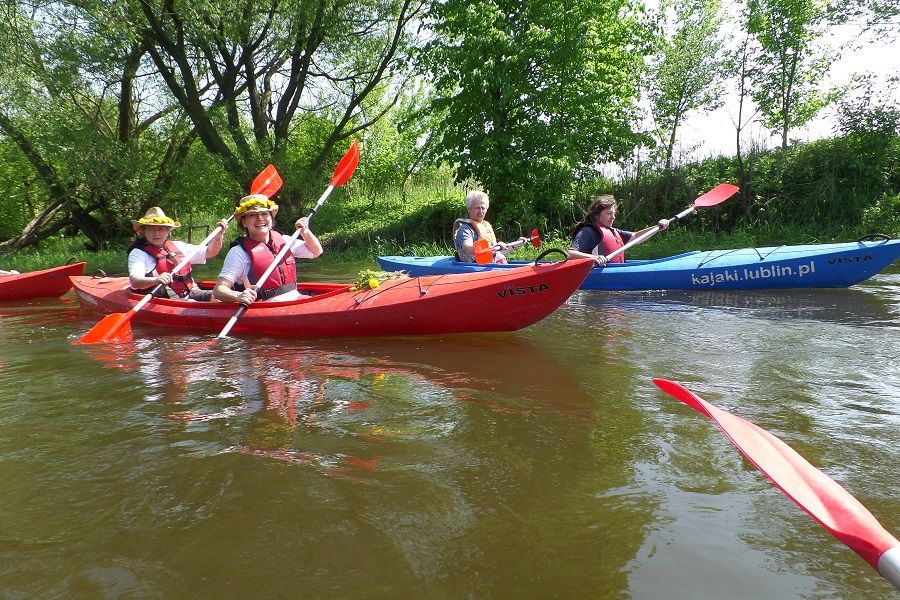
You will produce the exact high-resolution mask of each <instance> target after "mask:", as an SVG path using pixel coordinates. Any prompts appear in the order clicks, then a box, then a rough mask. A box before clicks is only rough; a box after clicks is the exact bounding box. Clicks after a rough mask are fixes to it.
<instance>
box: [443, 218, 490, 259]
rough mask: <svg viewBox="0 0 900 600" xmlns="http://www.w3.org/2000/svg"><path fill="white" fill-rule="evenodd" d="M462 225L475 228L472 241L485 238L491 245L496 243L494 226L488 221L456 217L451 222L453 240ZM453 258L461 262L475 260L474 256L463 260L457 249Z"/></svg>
mask: <svg viewBox="0 0 900 600" xmlns="http://www.w3.org/2000/svg"><path fill="white" fill-rule="evenodd" d="M463 225H468V226H469V227H471V228H472V229H474V230H475V240H473V241H478V240H481V239H485V240H487V241H488V244H490V245H491V246H493V245H495V244H496V243H497V236H496V235H494V228H493V227H491V224H490V223H488V222H487V221H478V222H476V221H473V220H471V219H457V220H455V221H454V222H453V239H454V240H455V239H456V232H457V231H459V228H460V227H462V226H463ZM454 258H456V260H458V261H461V262H473V261H474V260H475V257H474V256H473V257H471V258H470V259H468V260H463V258H462V257H460V255H459V251H458V250H457V251H456V254H455V255H454Z"/></svg>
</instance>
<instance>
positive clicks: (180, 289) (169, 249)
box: [128, 238, 194, 298]
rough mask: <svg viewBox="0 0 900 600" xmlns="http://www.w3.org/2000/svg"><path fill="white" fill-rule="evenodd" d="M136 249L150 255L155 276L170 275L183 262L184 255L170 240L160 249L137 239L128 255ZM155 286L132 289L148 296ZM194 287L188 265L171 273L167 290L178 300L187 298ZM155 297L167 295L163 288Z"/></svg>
mask: <svg viewBox="0 0 900 600" xmlns="http://www.w3.org/2000/svg"><path fill="white" fill-rule="evenodd" d="M134 249H138V250H141V251H143V252H146V253H147V254H149V255H150V257H151V258H153V260H155V261H156V268H155V269H154V270H153V271H156V273H157V274H161V273H172V269H174V268H175V267H176V266H178V263H180V262H181V261H182V260H184V254H182V253H181V251H180V250H179V249H178V246H176V245H175V242H173V241H172V240H166V243H165V244H163V247H162V248H159V247H158V246H154V245H153V244H151V243H150V242H148V241H147V240H146V238H138V239H136V240H135V241H133V242H132V243H131V245H130V246H128V252H129V253H130V252H131V251H132V250H134ZM153 271H150V272H149V273H146V274H145V276H146V277H150V276H151V275H153ZM155 287H156V286H155V285H154V286H150V287H148V288H143V289H139V290H138V289H134V288H132V290H134V291H135V292H137V293H138V294H148V293H150V291H152V290H153V289H154V288H155ZM193 287H194V280H193V279H192V278H191V265H190V263H188V264H186V265H185V266H183V267H182V268H181V270H179V271H178V272H177V273H172V283H170V284H169V288H170V289H171V290H172V291H173V292H175V294H177V295H178V297H179V298H187V297H188V295H189V294H190V293H191V290H192V289H193ZM154 295H156V296H159V297H162V298H167V297H168V293H166V290H165V287H162V288H160V290H159V292H157V293H156V294H154Z"/></svg>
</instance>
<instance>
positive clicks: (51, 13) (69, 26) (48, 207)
mask: <svg viewBox="0 0 900 600" xmlns="http://www.w3.org/2000/svg"><path fill="white" fill-rule="evenodd" d="M5 8H6V11H5V13H4V20H5V23H4V24H5V26H6V27H5V28H4V33H3V35H2V37H0V45H2V48H0V73H2V77H0V105H2V108H0V134H2V135H3V136H4V138H5V139H6V140H7V141H8V142H9V143H12V144H14V145H15V147H16V148H17V150H18V151H19V153H20V154H21V156H22V157H23V158H24V159H25V160H26V161H27V163H28V164H29V165H30V167H31V170H30V172H29V173H28V174H27V180H28V181H29V185H27V186H26V185H21V186H20V185H17V182H15V181H13V182H11V183H12V186H11V187H12V189H10V190H8V191H9V192H10V193H11V194H12V196H13V198H15V200H17V201H18V202H19V205H20V206H22V205H24V206H28V207H30V210H29V215H28V219H27V221H26V222H24V223H23V224H22V230H21V232H20V233H19V234H18V235H15V236H13V237H11V238H9V239H7V240H5V241H4V242H3V243H2V244H0V248H4V249H6V250H15V249H17V248H20V247H23V246H26V245H29V244H34V243H37V242H39V241H41V240H42V239H45V238H47V237H50V236H52V235H55V234H57V233H59V232H61V231H63V230H66V229H68V228H72V227H74V228H75V229H76V230H77V231H80V232H82V233H83V234H84V235H85V236H86V237H87V238H88V241H89V245H90V246H91V247H92V248H97V247H99V246H101V245H103V244H104V243H105V242H106V241H107V240H109V239H110V238H112V237H115V236H117V235H121V234H122V225H123V223H124V222H125V221H126V219H127V217H128V216H130V215H131V214H132V213H133V212H135V210H136V208H137V206H136V205H140V204H141V203H142V201H144V200H147V199H148V198H149V197H150V196H151V195H153V194H159V193H165V191H166V190H167V189H168V188H169V187H170V186H171V185H172V181H173V178H174V174H175V173H176V172H177V170H178V165H179V164H180V162H181V161H182V160H183V158H184V156H185V154H186V152H187V150H188V148H189V146H190V144H191V141H192V138H191V132H190V129H189V128H186V127H184V123H183V121H180V120H179V119H178V118H177V116H174V117H173V112H174V111H173V109H174V106H173V104H172V103H171V102H169V103H167V102H166V100H167V99H168V98H167V97H161V98H160V97H158V96H156V97H157V102H156V103H154V104H150V105H149V106H141V102H140V96H141V94H142V93H146V92H148V90H149V85H148V84H146V83H142V82H139V81H138V80H137V78H136V75H137V73H138V69H139V67H140V63H141V57H142V55H143V43H142V41H141V40H139V39H133V38H130V37H129V36H127V35H125V34H124V33H123V32H121V31H120V30H118V29H116V28H114V27H111V26H110V24H109V23H107V22H103V21H97V20H92V19H91V14H90V13H89V12H86V11H84V10H81V9H77V8H74V7H70V6H67V5H65V4H62V3H38V4H35V5H32V4H31V3H29V2H23V1H18V2H10V3H7V5H6V7H5ZM32 173H33V177H32ZM23 175H24V173H23ZM33 183H39V185H32V184H33Z"/></svg>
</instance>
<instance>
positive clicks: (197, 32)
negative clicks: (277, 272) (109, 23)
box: [109, 0, 425, 203]
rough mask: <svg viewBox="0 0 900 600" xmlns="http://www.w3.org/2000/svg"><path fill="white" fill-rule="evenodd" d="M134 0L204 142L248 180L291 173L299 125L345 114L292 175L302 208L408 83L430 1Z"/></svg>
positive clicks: (172, 87)
mask: <svg viewBox="0 0 900 600" xmlns="http://www.w3.org/2000/svg"><path fill="white" fill-rule="evenodd" d="M129 1H130V2H131V3H132V4H131V5H132V6H134V7H135V10H136V12H137V13H138V16H137V18H136V21H135V31H136V32H138V33H139V34H140V36H141V37H142V38H144V39H146V40H147V51H148V53H149V56H150V57H151V59H152V61H153V64H154V65H155V67H156V69H157V70H158V72H159V74H160V76H161V77H162V79H163V80H164V81H165V84H166V86H167V87H168V89H169V91H170V92H171V94H172V95H173V96H174V97H175V98H176V99H177V100H178V103H179V105H180V106H181V108H182V110H183V111H184V112H185V114H186V116H187V118H188V119H189V120H190V122H191V124H192V125H193V128H194V131H195V132H196V133H197V136H198V139H199V140H200V141H201V142H202V143H203V145H204V147H206V149H207V150H208V151H209V152H210V153H212V154H214V155H215V156H217V157H219V159H220V160H221V161H222V164H223V166H224V168H225V170H226V171H227V172H228V173H229V174H231V175H232V176H233V177H234V178H235V179H237V180H238V181H241V182H244V183H245V184H246V183H247V182H249V181H250V179H251V178H252V177H253V175H254V174H255V173H256V171H258V169H259V167H260V165H262V164H265V163H266V162H269V161H272V162H274V163H275V164H276V165H281V166H284V165H283V163H284V160H285V157H286V154H287V147H288V144H289V140H290V139H291V137H292V136H293V135H296V134H297V133H298V130H299V128H302V127H303V126H304V123H305V122H306V121H307V120H313V121H315V122H316V125H317V126H318V125H321V119H320V117H321V115H322V114H323V113H327V114H329V115H330V116H331V117H333V119H334V121H333V123H332V126H331V128H330V131H328V132H327V134H326V135H325V138H324V139H323V140H322V145H321V147H320V148H319V151H318V152H317V153H316V155H315V156H314V157H313V158H312V160H311V163H310V164H308V165H303V166H302V167H301V168H299V169H298V168H297V167H299V166H294V169H292V170H293V171H294V173H295V176H296V175H300V176H301V177H300V179H301V181H299V182H291V183H290V184H289V186H288V187H289V190H294V192H293V193H288V195H287V200H288V201H289V202H288V203H290V200H296V199H297V198H296V196H297V195H298V194H297V193H296V190H299V189H305V188H309V187H310V186H308V185H305V184H307V183H309V181H308V180H307V179H306V177H303V175H304V174H316V173H318V172H319V170H320V169H321V167H322V166H323V165H324V163H325V162H326V161H327V160H330V159H331V157H332V155H334V154H335V152H340V153H342V152H343V151H344V150H345V148H343V147H340V148H336V144H338V143H339V142H342V141H346V140H347V139H348V138H350V137H352V136H354V135H357V134H358V133H359V132H360V131H362V130H364V129H365V128H367V127H368V126H370V125H371V124H372V123H374V122H375V121H377V120H378V119H380V118H381V117H382V116H384V114H385V112H386V111H387V110H388V109H389V108H390V107H391V106H392V105H393V101H392V102H387V103H382V104H381V106H382V108H381V110H378V111H375V112H367V111H365V110H364V108H365V106H366V102H367V101H368V100H369V99H370V98H375V99H376V100H377V101H378V102H381V100H382V96H383V95H384V94H386V93H388V90H389V88H390V86H391V85H392V84H398V83H400V82H399V81H398V78H400V77H402V71H403V65H404V64H405V60H403V59H405V57H406V52H407V50H408V49H409V48H410V47H411V45H412V43H413V42H414V41H415V40H414V39H413V37H412V33H411V28H412V25H413V24H414V22H415V19H416V18H417V17H418V16H419V15H420V13H421V11H422V9H423V5H424V1H425V0H267V1H266V0H191V1H190V2H182V1H176V0H129ZM118 4H119V2H118V0H113V1H111V2H110V6H109V8H110V9H113V10H115V7H116V6H117V5H118ZM394 97H395V98H396V93H395V94H394ZM394 101H395V100H394ZM282 198H283V200H284V199H285V196H284V195H283V196H282Z"/></svg>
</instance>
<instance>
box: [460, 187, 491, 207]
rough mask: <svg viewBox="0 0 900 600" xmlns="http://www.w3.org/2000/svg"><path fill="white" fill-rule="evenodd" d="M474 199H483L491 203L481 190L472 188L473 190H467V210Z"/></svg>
mask: <svg viewBox="0 0 900 600" xmlns="http://www.w3.org/2000/svg"><path fill="white" fill-rule="evenodd" d="M476 200H484V201H485V202H487V203H488V204H490V203H491V201H490V199H489V198H488V195H487V194H485V193H484V192H482V191H481V190H474V191H471V192H469V195H468V196H466V210H469V208H471V206H472V203H473V202H475V201H476Z"/></svg>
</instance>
